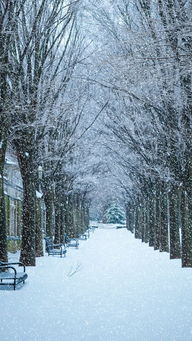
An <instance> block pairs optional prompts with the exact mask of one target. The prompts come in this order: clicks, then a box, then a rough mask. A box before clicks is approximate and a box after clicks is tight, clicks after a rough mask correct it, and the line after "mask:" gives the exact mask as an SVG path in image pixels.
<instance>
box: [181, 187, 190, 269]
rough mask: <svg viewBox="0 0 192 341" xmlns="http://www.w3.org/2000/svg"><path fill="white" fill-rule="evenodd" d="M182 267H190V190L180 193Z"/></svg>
mask: <svg viewBox="0 0 192 341" xmlns="http://www.w3.org/2000/svg"><path fill="white" fill-rule="evenodd" d="M181 200H182V204H181V205H182V207H183V209H182V230H181V231H182V267H192V191H188V193H187V192H186V191H184V192H183V193H182V198H181Z"/></svg>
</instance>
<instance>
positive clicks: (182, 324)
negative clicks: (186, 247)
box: [0, 225, 192, 341]
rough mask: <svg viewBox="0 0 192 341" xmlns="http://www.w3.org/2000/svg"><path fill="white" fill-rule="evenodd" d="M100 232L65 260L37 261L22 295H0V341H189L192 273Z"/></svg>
mask: <svg viewBox="0 0 192 341" xmlns="http://www.w3.org/2000/svg"><path fill="white" fill-rule="evenodd" d="M102 227H104V226H102V225H100V228H99V229H97V230H95V232H94V233H92V234H91V237H90V239H89V240H87V241H83V240H82V241H80V247H79V249H78V250H76V249H69V250H68V254H67V257H66V258H62V259H61V258H56V257H51V256H50V257H48V256H45V257H42V258H40V259H38V260H37V267H35V268H28V269H27V272H28V275H29V277H28V280H27V282H26V284H25V286H24V287H23V288H21V289H18V290H16V291H15V292H14V291H5V290H0V316H1V318H0V340H1V341H8V340H17V341H41V340H42V341H53V340H54V341H159V340H161V341H190V340H192V270H191V269H181V268H180V261H177V260H176V261H170V260H169V258H168V255H167V254H162V253H159V252H158V251H156V252H155V251H153V250H152V249H151V248H149V247H148V246H147V245H143V244H142V243H141V242H140V240H135V239H134V238H133V236H132V235H131V234H130V233H129V232H128V231H127V230H125V229H118V230H116V229H111V228H107V229H104V228H102ZM108 227H110V226H108Z"/></svg>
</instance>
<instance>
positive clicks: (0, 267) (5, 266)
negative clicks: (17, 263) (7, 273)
mask: <svg viewBox="0 0 192 341" xmlns="http://www.w3.org/2000/svg"><path fill="white" fill-rule="evenodd" d="M0 269H12V270H13V271H14V277H15V278H16V276H17V270H16V269H15V268H14V267H13V266H9V265H0Z"/></svg>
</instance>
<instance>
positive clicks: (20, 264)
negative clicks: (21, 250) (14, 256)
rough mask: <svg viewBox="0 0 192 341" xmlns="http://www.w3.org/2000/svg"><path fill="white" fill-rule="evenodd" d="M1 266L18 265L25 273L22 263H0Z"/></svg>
mask: <svg viewBox="0 0 192 341" xmlns="http://www.w3.org/2000/svg"><path fill="white" fill-rule="evenodd" d="M2 265H6V266H9V265H19V266H23V272H25V265H24V264H23V263H22V262H10V263H9V262H7V263H6V262H1V263H0V266H2Z"/></svg>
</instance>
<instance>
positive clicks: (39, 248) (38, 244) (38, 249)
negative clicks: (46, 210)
mask: <svg viewBox="0 0 192 341" xmlns="http://www.w3.org/2000/svg"><path fill="white" fill-rule="evenodd" d="M35 256H36V257H42V256H43V242H42V214H41V199H36V210H35Z"/></svg>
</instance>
